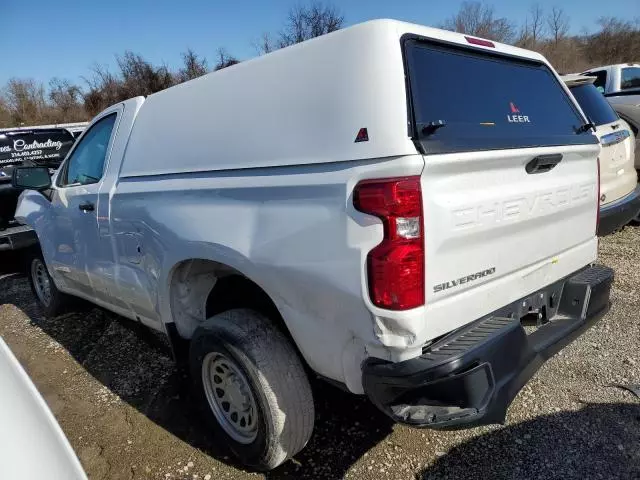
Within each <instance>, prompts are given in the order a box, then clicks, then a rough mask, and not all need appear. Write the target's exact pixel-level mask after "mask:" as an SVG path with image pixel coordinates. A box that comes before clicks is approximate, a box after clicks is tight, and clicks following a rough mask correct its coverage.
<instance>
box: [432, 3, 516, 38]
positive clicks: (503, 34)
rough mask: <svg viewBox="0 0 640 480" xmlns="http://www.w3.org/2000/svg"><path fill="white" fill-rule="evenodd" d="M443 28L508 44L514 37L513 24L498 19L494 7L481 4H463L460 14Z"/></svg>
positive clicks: (446, 22)
mask: <svg viewBox="0 0 640 480" xmlns="http://www.w3.org/2000/svg"><path fill="white" fill-rule="evenodd" d="M441 27H442V28H444V29H446V30H452V31H454V32H460V33H466V34H469V35H473V36H476V37H482V38H488V39H490V40H495V41H497V42H508V41H510V40H511V39H512V38H513V37H514V28H513V25H512V24H511V22H509V20H507V19H506V18H504V17H496V15H495V11H494V9H493V7H492V6H490V5H487V4H485V3H480V2H463V3H462V5H461V6H460V10H459V11H458V13H456V14H455V15H453V16H451V17H450V18H449V19H448V20H446V21H445V22H444V23H443V24H442V25H441Z"/></svg>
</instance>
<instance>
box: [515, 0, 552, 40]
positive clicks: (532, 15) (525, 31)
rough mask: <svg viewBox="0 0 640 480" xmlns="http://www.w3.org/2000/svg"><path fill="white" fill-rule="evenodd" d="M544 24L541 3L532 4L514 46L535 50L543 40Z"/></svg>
mask: <svg viewBox="0 0 640 480" xmlns="http://www.w3.org/2000/svg"><path fill="white" fill-rule="evenodd" d="M544 23H545V19H544V11H543V10H542V7H541V6H540V4H539V3H534V4H532V5H531V7H530V8H529V13H528V15H527V17H526V18H525V21H524V25H523V26H522V27H520V32H519V33H518V37H517V38H516V40H515V42H514V44H515V45H516V46H518V47H522V48H528V49H535V48H536V47H537V46H538V43H539V42H540V41H541V40H542V37H543V33H544Z"/></svg>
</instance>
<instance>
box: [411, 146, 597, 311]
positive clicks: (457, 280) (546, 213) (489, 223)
mask: <svg viewBox="0 0 640 480" xmlns="http://www.w3.org/2000/svg"><path fill="white" fill-rule="evenodd" d="M597 151H598V148H597V146H593V145H583V146H571V147H546V148H531V149H523V150H519V151H512V150H502V151H497V152H496V151H493V152H483V153H482V154H478V153H474V154H457V155H441V156H437V157H436V156H432V157H429V159H428V161H427V162H426V167H425V170H424V173H423V175H422V190H423V191H424V192H429V194H428V195H425V199H424V212H425V219H424V222H425V225H424V227H425V241H426V258H427V260H426V263H427V268H426V272H427V274H426V299H427V305H429V304H433V303H435V302H438V301H441V300H443V299H445V298H447V297H450V296H455V295H461V294H464V292H465V291H467V290H469V289H473V288H477V287H479V286H481V285H483V284H485V283H490V282H496V281H498V280H499V279H500V278H501V277H504V276H507V275H509V274H512V273H514V272H522V273H523V274H524V272H526V270H527V269H528V267H531V266H533V265H536V264H539V263H540V262H547V263H548V264H549V265H556V264H558V263H559V262H560V258H561V255H560V254H562V253H564V252H569V251H571V250H572V249H574V248H575V247H579V246H581V245H585V244H587V245H588V244H590V243H592V241H593V240H594V232H595V228H596V225H595V221H596V208H597V201H596V196H597V170H596V162H595V155H597ZM555 154H560V155H562V160H561V161H560V163H558V165H557V166H555V167H554V168H553V169H551V170H549V171H547V172H544V173H539V174H530V173H527V171H526V166H527V164H530V162H532V161H533V159H534V158H536V157H540V156H544V155H555ZM588 250H589V253H588V254H587V255H588V257H587V258H583V259H581V261H582V262H583V264H587V263H589V262H590V261H591V260H592V258H590V257H591V255H593V253H592V252H591V250H592V248H589V249H588ZM558 275H559V277H558V278H561V277H562V276H563V269H561V268H558V269H557V274H556V276H558ZM556 279H557V278H549V279H548V280H549V281H553V280H556ZM545 281H546V280H545ZM540 286H541V285H531V286H529V287H527V286H523V288H530V290H531V291H534V290H535V289H536V288H539V287H540ZM501 288H503V287H501ZM509 288H511V289H512V290H513V291H512V292H511V293H510V296H512V297H513V299H516V298H520V297H522V296H524V295H527V294H528V293H530V292H528V291H518V289H517V288H513V287H509Z"/></svg>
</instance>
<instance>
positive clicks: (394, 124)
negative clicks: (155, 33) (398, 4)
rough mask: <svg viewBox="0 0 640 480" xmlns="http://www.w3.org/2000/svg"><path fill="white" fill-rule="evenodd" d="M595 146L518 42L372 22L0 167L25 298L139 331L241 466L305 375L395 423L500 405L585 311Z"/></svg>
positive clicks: (125, 112)
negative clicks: (174, 364)
mask: <svg viewBox="0 0 640 480" xmlns="http://www.w3.org/2000/svg"><path fill="white" fill-rule="evenodd" d="M469 78H473V79H474V81H472V82H470V81H469ZM599 153H600V144H599V143H598V139H597V138H596V136H595V135H594V134H593V129H592V126H591V124H590V123H589V122H588V120H587V118H586V117H585V115H584V113H583V112H582V110H581V109H580V107H579V106H578V104H577V103H576V102H575V100H574V99H573V97H572V96H571V94H570V92H569V90H568V89H567V87H566V86H565V85H564V83H563V82H562V80H561V79H560V77H559V76H558V75H557V73H556V72H555V71H554V70H553V68H552V67H551V66H550V65H549V63H548V62H547V60H545V58H544V57H543V56H541V55H539V54H538V53H534V52H531V51H527V50H522V49H519V48H516V47H512V46H509V45H502V44H499V43H494V42H491V41H488V40H485V39H481V38H475V37H470V36H466V35H462V34H458V33H453V32H446V31H441V30H437V29H432V28H427V27H423V26H419V25H411V24H407V23H401V22H396V21H392V20H378V21H372V22H367V23H364V24H361V25H357V26H354V27H351V28H347V29H344V30H340V31H337V32H334V33H331V34H328V35H325V36H322V37H320V38H317V39H314V40H309V41H307V42H304V43H301V44H298V45H295V46H291V47H288V48H284V49H282V50H278V51H276V52H274V53H271V54H268V55H264V56H262V57H259V58H256V59H253V60H250V61H247V62H243V63H241V64H239V65H235V66H233V67H230V68H225V69H224V70H221V71H218V72H215V73H211V74H208V75H205V76H203V77H200V78H197V79H195V80H192V81H189V82H186V83H183V84H181V85H178V86H175V87H172V88H169V89H167V90H163V91H161V92H158V93H155V94H153V95H149V96H148V97H146V98H143V97H138V98H133V99H130V100H127V101H125V102H121V103H118V104H117V105H114V106H112V107H110V108H108V109H106V110H105V111H103V112H102V113H100V114H99V115H98V116H97V117H96V118H95V119H94V120H93V121H92V123H91V125H89V127H88V128H87V130H86V131H85V132H84V133H83V134H82V136H81V137H80V138H79V139H78V140H77V143H76V144H75V145H74V147H73V149H72V150H71V152H70V153H69V155H68V156H67V158H66V159H65V161H64V163H63V165H62V166H61V168H60V169H59V170H58V173H57V174H56V175H55V176H54V178H53V179H52V180H50V179H49V176H48V175H47V172H46V171H45V170H44V169H42V168H37V167H35V168H34V167H32V168H17V169H16V170H15V171H14V174H13V184H14V185H15V186H16V187H17V188H23V189H26V191H24V192H23V193H22V194H21V198H20V201H19V205H18V208H17V217H18V218H19V219H20V220H21V221H23V222H24V223H26V224H28V225H31V226H32V227H33V228H34V229H35V230H36V232H37V234H38V238H39V239H40V246H41V250H42V251H41V253H40V252H36V253H34V255H33V257H32V259H31V261H30V267H29V277H30V280H31V284H32V286H33V290H34V292H35V294H36V296H37V298H38V299H39V301H40V303H41V304H42V306H43V308H44V310H45V312H46V313H47V314H49V315H55V314H56V313H58V312H59V311H60V310H61V309H62V308H63V307H64V306H65V303H66V302H67V301H68V299H69V298H70V297H81V298H84V299H87V300H89V301H91V302H93V303H95V304H96V305H100V306H102V307H104V308H106V309H109V310H111V311H113V312H115V313H117V314H120V315H122V316H124V317H127V318H129V319H131V320H133V321H136V322H141V323H142V324H144V325H147V326H149V327H150V328H152V329H155V330H157V331H159V332H162V333H164V334H165V335H166V336H167V338H168V339H169V342H170V344H171V345H172V348H173V351H174V352H175V356H176V358H177V359H186V361H187V362H188V364H189V368H190V371H191V375H192V379H193V384H194V389H195V391H196V393H197V395H198V398H199V399H200V405H201V407H202V412H203V415H205V417H206V418H207V419H208V420H209V421H210V425H211V429H212V433H213V435H215V436H216V438H218V439H219V441H220V442H222V443H225V444H226V445H229V446H230V448H231V449H232V450H233V451H234V452H235V454H236V455H237V456H238V457H239V459H240V460H241V461H243V462H244V463H246V464H247V465H250V466H252V467H254V468H256V469H262V470H266V469H271V468H274V467H276V466H278V465H279V464H281V463H282V462H284V461H285V460H286V459H288V458H290V457H292V456H293V455H295V454H296V453H297V452H299V451H300V450H301V449H302V448H303V447H304V446H305V444H306V443H307V441H308V440H309V438H310V436H311V434H312V431H313V425H314V400H313V394H312V390H311V387H310V383H309V376H310V375H313V376H318V377H320V378H324V379H327V380H329V381H330V382H331V383H332V384H336V385H340V386H342V387H343V388H345V389H346V390H348V391H350V392H352V393H354V394H360V395H367V396H368V398H369V399H370V400H371V401H372V402H373V403H374V404H375V405H376V406H377V407H378V408H379V409H380V410H381V411H382V412H384V413H385V414H387V415H388V416H389V417H391V418H392V419H394V420H395V421H397V422H402V423H405V424H408V425H413V426H416V427H429V428H435V429H453V428H465V427H472V426H476V425H483V424H490V423H496V422H502V421H503V420H504V419H505V415H506V411H507V408H508V407H509V405H510V404H511V402H512V401H513V399H514V397H515V395H516V394H517V393H518V391H519V390H520V389H521V388H522V386H523V385H524V384H525V383H526V382H527V381H528V380H529V378H531V377H532V376H533V375H534V373H535V372H536V370H537V369H538V368H539V367H540V366H541V365H542V364H543V363H544V361H545V360H546V359H548V358H549V357H550V356H552V355H553V354H554V353H556V352H557V351H559V350H560V349H561V348H563V347H564V346H565V345H566V344H568V343H569V342H571V341H572V340H574V339H575V338H576V337H577V336H578V335H579V334H581V333H582V332H583V331H584V330H585V329H587V328H588V327H589V326H591V325H592V324H593V323H594V322H596V321H597V320H598V319H599V318H601V317H602V316H603V315H604V314H605V313H606V312H607V311H608V309H609V292H610V287H611V282H612V279H613V272H612V271H611V270H610V269H608V268H606V267H602V266H597V265H595V263H594V262H595V261H596V256H597V248H598V239H597V236H596V229H597V221H598V211H599V208H598V207H599V202H598V197H599V193H598V188H599V181H598V161H597V158H598V155H599ZM372 421H374V422H375V421H376V420H375V419H372Z"/></svg>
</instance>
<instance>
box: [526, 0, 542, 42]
mask: <svg viewBox="0 0 640 480" xmlns="http://www.w3.org/2000/svg"><path fill="white" fill-rule="evenodd" d="M529 15H530V16H531V39H532V40H533V43H534V44H536V43H537V42H538V41H539V40H540V39H541V38H542V35H543V34H544V11H543V9H542V6H541V5H540V4H539V3H534V4H533V5H531V8H529Z"/></svg>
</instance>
